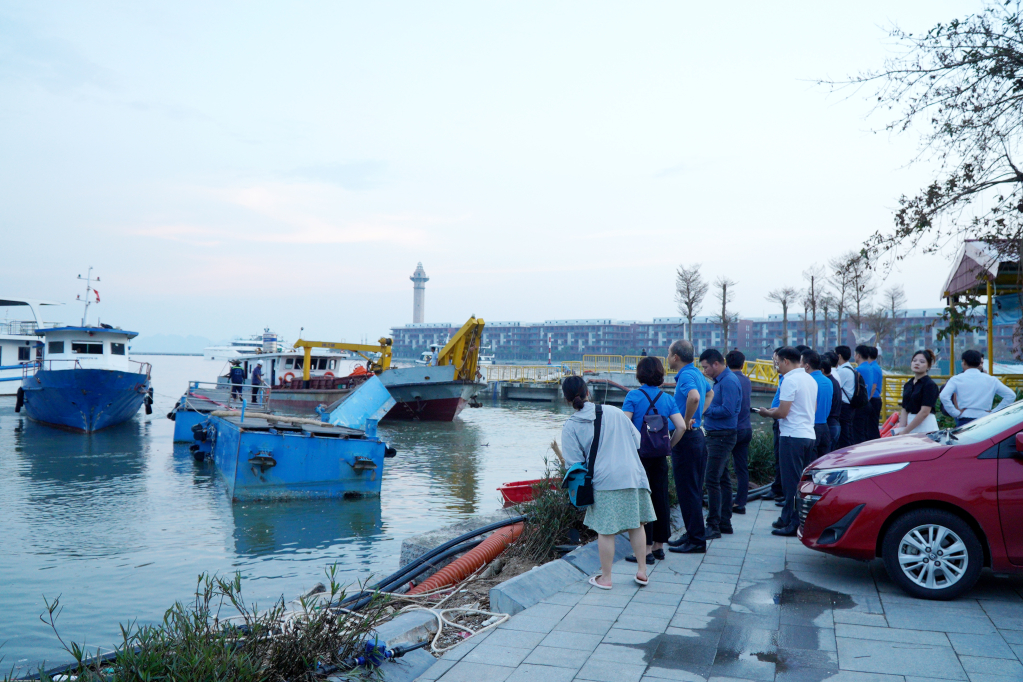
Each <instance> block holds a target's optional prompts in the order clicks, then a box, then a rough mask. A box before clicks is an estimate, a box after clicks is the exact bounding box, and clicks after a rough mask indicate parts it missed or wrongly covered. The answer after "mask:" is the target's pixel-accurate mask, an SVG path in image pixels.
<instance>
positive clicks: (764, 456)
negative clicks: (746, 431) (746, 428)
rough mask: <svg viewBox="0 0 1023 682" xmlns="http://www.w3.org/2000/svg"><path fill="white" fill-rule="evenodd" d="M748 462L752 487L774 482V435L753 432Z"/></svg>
mask: <svg viewBox="0 0 1023 682" xmlns="http://www.w3.org/2000/svg"><path fill="white" fill-rule="evenodd" d="M748 461H749V480H750V487H754V488H755V487H757V486H761V485H766V484H768V483H770V482H771V481H773V480H774V433H772V432H771V431H754V432H753V440H751V441H750V444H749V460H748Z"/></svg>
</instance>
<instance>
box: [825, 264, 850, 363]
mask: <svg viewBox="0 0 1023 682" xmlns="http://www.w3.org/2000/svg"><path fill="white" fill-rule="evenodd" d="M855 258H856V254H855V253H853V252H852V251H846V252H845V253H844V254H842V255H841V256H839V257H837V258H832V259H831V260H830V261H828V267H829V268H831V274H830V275H829V276H828V283H829V284H830V285H831V291H832V292H834V296H835V313H836V315H835V322H836V324H837V326H838V330H837V334H836V339H835V345H842V344H844V343H845V331H844V330H843V327H842V320H843V313H845V307H846V305H847V304H848V303H849V296H850V293H851V291H852V279H851V278H850V276H849V263H851V262H852V261H853V260H854V259H855Z"/></svg>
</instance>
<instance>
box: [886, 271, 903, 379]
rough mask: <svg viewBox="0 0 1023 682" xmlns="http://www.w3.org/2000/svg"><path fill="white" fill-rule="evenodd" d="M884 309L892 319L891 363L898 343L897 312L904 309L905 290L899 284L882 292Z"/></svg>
mask: <svg viewBox="0 0 1023 682" xmlns="http://www.w3.org/2000/svg"><path fill="white" fill-rule="evenodd" d="M884 307H885V308H886V309H887V311H888V314H889V315H891V319H892V328H891V336H892V343H891V346H892V362H894V361H895V348H896V346H897V345H898V343H899V319H898V318H899V311H900V310H902V309H903V308H905V307H906V290H905V289H903V288H902V285H901V284H895V285H892V286H890V287H888V288H887V289H885V291H884Z"/></svg>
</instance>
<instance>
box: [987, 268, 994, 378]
mask: <svg viewBox="0 0 1023 682" xmlns="http://www.w3.org/2000/svg"><path fill="white" fill-rule="evenodd" d="M993 308H994V306H993V302H992V300H991V280H990V279H989V280H988V281H987V373H988V374H990V375H991V376H994V374H995V321H994V319H992V315H991V313H992V310H993Z"/></svg>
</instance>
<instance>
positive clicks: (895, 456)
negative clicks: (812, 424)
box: [813, 433, 950, 469]
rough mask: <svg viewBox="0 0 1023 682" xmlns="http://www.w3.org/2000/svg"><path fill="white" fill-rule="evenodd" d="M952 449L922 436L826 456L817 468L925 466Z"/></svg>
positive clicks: (893, 439)
mask: <svg viewBox="0 0 1023 682" xmlns="http://www.w3.org/2000/svg"><path fill="white" fill-rule="evenodd" d="M949 448H950V446H948V445H944V444H942V443H935V442H934V441H933V440H931V439H930V438H928V437H927V435H926V434H922V433H914V434H911V435H906V436H893V437H891V438H878V439H877V440H868V441H865V442H863V443H859V444H858V445H850V446H849V447H847V448H842V449H841V450H835V451H834V452H831V453H829V454H827V455H824V456H823V457H821V458H820V459H818V460H817V461H815V462H814V463H813V468H814V469H832V468H834V467H849V466H867V465H870V464H893V463H895V462H924V461H927V460H929V459H937V458H938V457H941V456H942V455H943V454H945V453H946V452H948V450H949Z"/></svg>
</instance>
